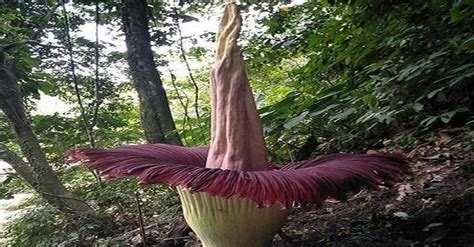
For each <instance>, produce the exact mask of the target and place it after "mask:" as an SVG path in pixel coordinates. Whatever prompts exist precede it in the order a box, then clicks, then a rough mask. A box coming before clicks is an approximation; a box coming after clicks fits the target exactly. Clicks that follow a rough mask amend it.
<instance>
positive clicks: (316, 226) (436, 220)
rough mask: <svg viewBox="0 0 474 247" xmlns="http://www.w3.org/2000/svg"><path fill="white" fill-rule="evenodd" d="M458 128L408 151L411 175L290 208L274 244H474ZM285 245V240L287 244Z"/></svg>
mask: <svg viewBox="0 0 474 247" xmlns="http://www.w3.org/2000/svg"><path fill="white" fill-rule="evenodd" d="M469 138H472V136H469V135H468V134H467V133H466V131H465V130H463V129H450V130H444V131H441V132H438V133H436V134H433V135H431V136H428V137H426V138H424V139H423V140H421V141H422V142H421V143H420V144H419V145H417V146H416V147H415V148H414V149H412V150H404V151H405V152H407V153H408V155H409V157H410V158H411V174H410V175H408V176H407V177H406V179H405V181H404V182H403V183H400V184H397V185H396V186H395V187H393V188H390V189H382V190H380V191H361V192H360V193H358V194H356V195H354V196H353V197H351V198H350V199H349V200H348V201H347V202H335V201H328V202H327V203H326V205H325V207H324V208H322V209H316V210H307V209H302V208H296V209H294V212H293V214H292V215H291V216H290V218H289V220H288V222H287V224H286V225H285V227H284V228H283V231H284V232H285V233H286V235H287V237H288V238H289V240H288V239H287V240H286V241H283V240H277V241H275V246H284V245H283V244H284V243H289V242H290V243H291V244H292V245H293V246H474V154H472V153H470V152H468V151H467V150H468V148H469V146H468V145H472V139H469ZM287 245H288V244H287Z"/></svg>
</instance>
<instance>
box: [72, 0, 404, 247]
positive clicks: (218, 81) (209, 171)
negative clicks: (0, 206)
mask: <svg viewBox="0 0 474 247" xmlns="http://www.w3.org/2000/svg"><path fill="white" fill-rule="evenodd" d="M240 27H241V17H240V14H239V10H238V6H237V5H236V4H234V3H229V4H227V5H226V6H225V10H224V15H223V17H222V20H221V23H220V26H219V32H218V35H217V51H216V62H215V64H214V67H213V70H212V73H211V84H210V91H211V104H212V124H211V126H212V130H211V133H212V134H211V136H212V137H211V145H210V147H209V148H207V147H195V148H186V147H179V146H172V145H166V144H143V145H131V146H124V147H117V148H111V149H76V150H72V151H71V152H70V159H71V161H73V162H78V161H82V162H85V163H87V164H88V165H89V167H90V168H92V169H98V170H100V171H101V174H102V175H103V176H106V177H109V178H117V177H122V176H137V177H138V178H139V179H140V182H141V183H143V184H154V183H165V184H169V185H171V186H177V188H178V191H179V195H180V199H181V203H182V206H183V212H184V216H185V219H186V221H187V223H188V224H189V226H190V227H191V228H192V229H193V231H194V232H195V233H196V234H197V236H198V237H199V239H200V240H201V241H202V243H203V245H204V246H219V247H222V246H268V245H270V243H271V241H272V239H273V237H274V235H275V234H276V232H278V230H279V229H280V227H281V226H282V224H283V223H284V221H285V220H286V217H287V215H288V211H289V208H290V207H291V205H292V204H294V203H299V204H310V203H311V204H316V205H321V204H322V203H323V201H324V200H325V199H327V198H329V197H331V198H335V199H339V200H344V199H345V198H346V193H348V192H354V191H358V190H359V189H360V188H361V187H364V186H365V187H370V188H374V189H377V188H378V187H379V186H381V185H391V184H393V183H394V182H397V181H399V180H400V179H401V176H402V174H403V173H404V172H405V170H406V168H407V162H406V160H405V158H404V157H403V156H401V155H397V154H333V155H327V156H322V157H318V158H316V159H313V160H307V161H301V162H296V163H292V164H288V165H286V166H284V167H282V168H280V169H278V168H275V167H274V166H272V165H270V164H269V163H268V160H267V151H266V146H265V141H264V137H263V131H262V127H261V122H260V118H259V116H258V113H257V109H256V106H255V103H254V99H253V96H252V91H251V89H250V85H249V82H248V79H247V75H246V72H245V68H244V61H243V57H242V54H241V52H240V49H239V47H238V45H237V38H238V36H239V33H240Z"/></svg>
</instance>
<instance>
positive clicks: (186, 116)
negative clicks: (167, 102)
mask: <svg viewBox="0 0 474 247" xmlns="http://www.w3.org/2000/svg"><path fill="white" fill-rule="evenodd" d="M169 72H170V76H171V84H172V85H173V88H174V90H175V92H176V97H177V98H178V101H179V103H180V104H181V107H183V110H184V123H183V130H186V125H188V122H189V119H190V118H189V112H188V106H189V98H188V95H187V94H186V93H185V92H182V93H183V95H184V98H185V99H186V102H184V100H183V96H181V92H180V90H179V88H178V86H177V85H176V76H175V75H174V74H173V72H172V71H171V70H169ZM183 140H184V142H185V144H186V145H188V143H186V142H187V141H186V137H185V136H183Z"/></svg>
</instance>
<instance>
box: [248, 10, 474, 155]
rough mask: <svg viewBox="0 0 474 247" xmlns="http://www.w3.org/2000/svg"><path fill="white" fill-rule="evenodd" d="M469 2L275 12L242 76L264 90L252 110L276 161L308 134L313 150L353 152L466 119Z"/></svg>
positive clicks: (469, 71)
mask: <svg viewBox="0 0 474 247" xmlns="http://www.w3.org/2000/svg"><path fill="white" fill-rule="evenodd" d="M468 2H469V1H432V2H426V1H410V2H406V3H405V2H403V1H402V2H378V1H355V2H352V3H351V4H347V3H341V2H336V3H333V4H326V5H324V4H321V3H318V2H316V1H309V2H307V3H305V4H303V5H300V6H293V7H289V8H280V9H275V10H274V12H273V13H272V14H271V15H270V17H268V18H266V19H264V20H262V21H261V23H260V24H261V25H262V27H263V28H264V29H265V30H266V31H265V32H264V33H259V34H258V35H255V36H253V37H251V40H252V42H251V43H250V44H249V45H247V47H246V53H247V55H248V56H249V64H250V73H251V76H250V77H251V78H258V79H257V82H256V84H258V83H262V84H263V85H265V87H266V88H267V89H266V90H262V91H260V92H259V93H261V94H263V95H264V96H265V100H264V102H263V105H264V106H263V107H262V108H261V109H260V112H261V114H262V117H263V122H264V125H265V131H266V134H267V141H268V142H269V143H270V144H271V145H272V147H271V149H272V150H274V152H275V155H280V158H278V157H277V159H276V160H277V161H278V160H280V161H281V158H283V159H284V158H285V157H290V156H291V152H297V151H298V148H296V149H295V148H294V147H301V145H303V144H304V143H305V140H306V137H307V136H312V135H314V136H316V137H317V139H318V140H319V143H320V145H319V146H318V152H334V151H351V150H354V149H364V148H366V147H368V146H369V145H374V143H375V144H376V143H377V141H376V140H377V139H380V138H381V137H382V136H385V135H387V134H389V133H390V132H392V133H393V132H397V131H401V130H403V129H411V128H418V129H419V130H422V129H426V128H433V127H437V126H440V125H443V124H456V122H462V121H466V119H469V116H472V108H471V107H472V105H470V104H472V103H471V101H472V97H473V96H472V84H469V81H471V80H472V77H473V75H474V74H473V73H474V70H473V64H472V61H473V60H474V55H473V50H472V32H471V31H472V25H473V17H472V15H469V14H468V13H471V12H472V10H473V8H472V6H471V5H470V4H468ZM460 6H462V7H460ZM458 12H459V14H454V18H453V13H458ZM460 13H462V14H460ZM288 61H293V63H292V64H291V65H290V66H289V65H288V64H289V62H288ZM275 71H286V73H284V74H283V75H282V74H281V73H278V74H275ZM261 81H263V82H261ZM275 82H278V84H279V85H280V86H279V87H282V86H281V84H284V85H285V86H284V87H285V88H286V90H284V91H283V94H282V93H278V92H276V90H277V89H275V90H273V85H274V84H275ZM270 85H271V87H272V88H271V89H269V90H268V88H270ZM254 87H255V86H254ZM258 87H259V86H256V88H258ZM282 96H283V97H282ZM275 97H277V98H279V99H278V100H276V102H275ZM282 143H283V144H287V145H281V144H282ZM275 150H278V151H275Z"/></svg>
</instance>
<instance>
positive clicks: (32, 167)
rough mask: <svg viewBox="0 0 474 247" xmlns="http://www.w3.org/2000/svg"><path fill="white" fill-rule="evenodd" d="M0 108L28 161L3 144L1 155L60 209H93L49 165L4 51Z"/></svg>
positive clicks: (79, 210)
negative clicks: (74, 194)
mask: <svg viewBox="0 0 474 247" xmlns="http://www.w3.org/2000/svg"><path fill="white" fill-rule="evenodd" d="M0 108H1V109H2V110H3V111H4V112H5V115H6V116H7V118H8V119H9V121H10V124H11V126H12V127H13V129H14V131H15V134H16V137H17V141H18V144H19V145H20V148H21V150H22V152H23V154H24V155H25V157H26V158H27V160H28V164H26V163H25V162H23V160H22V159H21V158H19V157H18V156H16V155H15V154H14V153H13V152H11V151H9V150H8V149H6V148H5V146H3V145H2V146H0V158H1V159H5V160H6V161H7V162H9V163H10V164H11V165H12V167H13V168H14V169H15V170H16V172H17V173H18V174H19V175H20V176H22V177H23V178H24V179H25V180H26V182H27V183H28V184H30V185H31V186H32V187H33V188H34V189H35V190H36V191H37V192H38V193H40V195H41V196H42V197H43V198H44V199H45V200H46V201H48V202H49V203H51V204H52V205H54V206H56V207H57V208H58V209H59V210H61V211H63V212H78V213H84V212H92V209H91V208H90V207H89V206H88V205H87V204H86V203H84V202H82V201H80V200H77V199H74V198H73V197H72V195H71V193H69V192H68V191H67V190H66V188H65V187H64V186H63V184H62V183H61V182H60V181H59V178H58V177H57V176H56V173H55V172H54V171H53V169H52V168H51V167H50V166H49V164H48V161H47V160H46V156H45V154H44V153H43V150H42V149H41V147H40V145H39V142H38V139H37V138H36V135H35V134H34V133H33V130H32V128H31V125H30V122H29V120H28V119H27V117H26V112H25V107H24V105H23V102H22V99H21V95H20V90H19V88H18V84H17V79H16V77H15V75H14V74H13V72H12V71H11V69H10V67H9V66H8V65H7V63H6V61H5V57H4V54H0Z"/></svg>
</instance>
